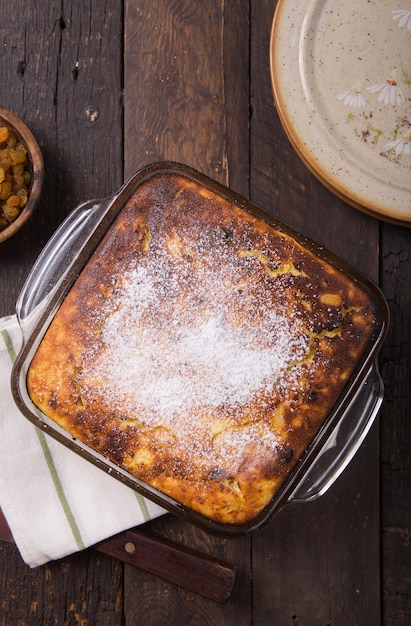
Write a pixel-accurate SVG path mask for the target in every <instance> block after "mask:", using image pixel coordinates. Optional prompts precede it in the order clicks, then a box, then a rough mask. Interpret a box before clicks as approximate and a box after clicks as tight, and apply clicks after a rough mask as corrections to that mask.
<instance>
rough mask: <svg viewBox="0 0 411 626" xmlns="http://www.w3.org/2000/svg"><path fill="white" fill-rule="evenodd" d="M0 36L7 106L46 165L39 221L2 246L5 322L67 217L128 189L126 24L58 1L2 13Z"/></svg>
mask: <svg viewBox="0 0 411 626" xmlns="http://www.w3.org/2000/svg"><path fill="white" fill-rule="evenodd" d="M91 16H92V20H91V19H90V18H91ZM0 34H1V43H2V47H1V52H2V54H1V55H0V67H1V72H2V89H1V99H2V106H4V107H6V108H9V109H11V110H13V111H14V112H15V113H16V114H17V115H20V116H21V117H22V119H23V120H24V121H25V122H26V123H27V124H28V126H29V127H30V129H31V130H32V132H33V134H34V135H35V137H36V139H37V141H38V142H39V144H40V147H41V149H42V152H43V156H44V161H45V183H44V193H43V197H42V201H41V203H40V206H39V208H38V210H37V213H36V215H35V217H34V219H33V220H31V221H30V222H29V223H28V224H27V225H26V226H25V227H24V229H23V230H22V231H21V232H19V233H18V234H16V235H15V236H14V237H13V238H12V239H10V240H8V241H6V242H5V243H4V244H2V245H1V246H0V264H1V269H2V271H1V272H0V294H1V298H0V315H6V314H9V313H11V312H13V309H14V303H15V300H16V298H17V296H18V293H19V291H20V289H21V287H22V284H23V282H24V280H25V278H26V275H27V273H28V272H29V270H30V269H31V266H32V265H33V263H34V261H35V259H36V258H37V256H38V254H39V252H40V250H41V249H42V247H43V246H44V244H45V243H46V242H47V240H48V239H49V238H50V236H51V235H52V233H53V232H54V230H55V229H56V228H57V226H58V225H59V224H60V223H61V221H62V220H63V219H64V217H65V216H66V215H67V214H68V213H69V212H70V211H71V210H72V209H73V208H74V207H75V206H76V205H77V204H78V203H79V202H82V201H84V200H88V199H90V198H95V197H98V198H100V197H105V196H106V195H109V194H111V193H112V192H114V191H115V190H116V189H117V188H118V187H119V186H120V184H121V182H122V177H123V172H122V163H123V148H122V101H121V94H122V19H121V13H120V12H119V11H118V3H116V2H115V0H104V1H103V2H95V3H93V2H90V3H87V4H84V3H82V2H79V1H78V2H74V3H72V4H71V5H70V10H67V11H66V12H65V11H62V5H61V3H60V2H57V1H56V0H52V1H51V2H47V3H40V4H38V3H36V2H34V1H30V2H22V1H21V0H18V1H16V2H15V3H13V5H11V4H10V3H1V4H0ZM8 87H9V88H8ZM17 255H18V256H17Z"/></svg>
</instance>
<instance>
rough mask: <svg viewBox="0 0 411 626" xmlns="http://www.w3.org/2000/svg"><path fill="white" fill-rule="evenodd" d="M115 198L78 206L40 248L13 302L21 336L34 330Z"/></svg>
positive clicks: (92, 201) (91, 201)
mask: <svg viewBox="0 0 411 626" xmlns="http://www.w3.org/2000/svg"><path fill="white" fill-rule="evenodd" d="M114 199H115V196H113V197H110V198H106V199H104V200H90V201H88V202H84V203H82V204H80V205H78V206H77V207H76V208H75V209H74V210H73V211H72V212H71V213H70V214H69V215H68V217H67V218H66V219H65V220H64V222H62V224H61V225H60V226H59V228H58V229H57V230H56V231H55V233H54V235H53V236H52V237H51V239H50V240H49V241H48V243H47V244H46V246H45V247H44V248H43V250H42V252H41V253H40V255H39V257H38V258H37V261H36V262H35V264H34V265H33V267H32V269H31V271H30V273H29V275H28V277H27V279H26V281H25V283H24V285H23V288H22V290H21V292H20V295H19V297H18V299H17V303H16V314H17V318H18V320H19V323H20V327H21V330H22V332H23V336H26V334H28V333H29V332H30V331H31V329H32V328H34V326H35V324H36V322H37V320H38V319H39V317H40V315H41V314H42V313H43V312H44V310H45V308H46V307H47V304H48V303H49V301H50V300H51V298H52V296H53V294H54V293H55V292H56V290H57V289H58V287H59V286H60V285H61V283H62V281H63V279H64V277H65V275H66V274H67V272H68V271H69V270H70V268H71V266H72V265H73V263H74V261H75V260H76V258H77V257H78V255H79V253H80V252H81V250H82V249H83V247H84V245H85V244H86V242H87V240H88V239H89V237H90V236H91V234H92V233H93V232H94V230H95V229H96V226H97V225H98V223H99V222H100V221H101V219H102V218H103V217H104V215H105V214H106V213H107V211H108V209H109V208H110V206H111V205H112V203H113V201H114Z"/></svg>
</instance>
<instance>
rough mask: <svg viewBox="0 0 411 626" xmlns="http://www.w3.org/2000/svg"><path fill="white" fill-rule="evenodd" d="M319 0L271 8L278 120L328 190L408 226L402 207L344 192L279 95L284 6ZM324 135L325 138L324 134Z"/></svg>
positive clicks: (288, 1)
mask: <svg viewBox="0 0 411 626" xmlns="http://www.w3.org/2000/svg"><path fill="white" fill-rule="evenodd" d="M319 1H322V0H307V1H305V2H304V3H303V4H300V3H298V5H296V4H294V2H293V0H278V2H277V6H276V8H275V11H274V16H273V20H272V24H271V32H270V43H269V62H270V78H271V86H272V91H273V96H274V101H275V106H276V111H277V114H278V116H279V119H280V122H281V124H282V126H283V129H284V131H285V134H286V136H287V138H288V140H289V141H290V143H291V145H292V147H293V148H294V150H295V151H296V153H297V155H298V156H299V158H300V159H301V161H302V162H303V163H304V165H305V166H306V167H307V169H308V170H309V171H310V172H311V173H312V174H313V175H314V176H315V177H316V178H317V179H318V180H319V181H320V182H321V183H322V184H323V185H324V186H325V187H326V188H327V189H328V190H329V191H331V192H332V193H333V194H334V195H336V196H337V197H339V198H340V199H341V200H343V201H344V202H346V203H347V204H349V205H350V206H352V207H354V208H355V209H357V210H359V211H361V212H362V213H365V214H367V215H370V216H372V217H375V218H377V219H379V220H383V221H387V222H390V223H394V224H396V225H401V226H408V227H411V212H410V214H409V216H408V215H404V213H403V211H400V210H399V211H396V210H395V208H393V207H388V206H386V205H384V203H380V204H378V203H377V202H375V201H374V199H370V200H369V201H366V198H365V197H364V196H363V195H362V194H361V193H359V192H358V191H357V190H355V189H352V190H350V191H349V193H347V192H346V191H345V185H343V184H339V180H338V178H337V176H336V175H335V174H334V173H333V172H332V171H331V170H330V169H329V168H327V165H326V164H325V163H324V162H323V160H322V159H321V158H318V155H317V154H316V153H315V148H314V149H312V146H311V145H310V146H308V145H307V142H306V141H305V140H304V137H302V136H301V131H300V130H299V128H298V125H297V123H296V122H295V121H294V119H293V114H292V111H291V110H290V107H289V106H287V104H286V103H285V98H284V96H283V95H282V85H283V82H282V80H281V76H279V75H280V74H281V72H280V63H279V62H277V49H278V46H277V41H278V32H279V29H280V28H281V27H282V24H281V23H282V21H283V19H284V15H285V14H286V12H287V9H289V8H292V9H293V10H294V11H298V12H300V13H304V12H305V11H306V8H307V5H308V4H310V5H312V4H313V3H314V4H316V3H318V2H319ZM297 28H298V29H299V32H300V24H299V23H298V24H297ZM289 78H290V77H289V76H288V79H289ZM301 105H302V107H305V106H306V105H305V104H304V99H303V98H302V100H301ZM325 137H326V138H327V134H326V135H325ZM410 198H411V196H410Z"/></svg>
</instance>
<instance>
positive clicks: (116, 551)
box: [93, 530, 235, 604]
mask: <svg viewBox="0 0 411 626" xmlns="http://www.w3.org/2000/svg"><path fill="white" fill-rule="evenodd" d="M93 548H94V549H96V550H99V551H100V552H104V553H105V554H109V555H110V556H113V557H115V558H117V559H120V560H121V561H124V562H125V563H128V564H130V565H134V566H135V567H138V568H140V569H142V570H144V571H146V572H149V573H150V574H154V575H155V576H158V577H160V578H163V579H165V580H168V581H169V582H172V583H175V584H176V585H179V586H180V587H184V588H185V589H188V590H189V591H193V592H195V593H198V594H200V595H202V596H205V597H206V598H209V599H211V600H214V601H215V602H219V603H221V604H222V603H223V602H225V601H226V600H227V599H228V598H229V596H230V594H231V592H232V590H233V586H234V581H235V567H234V565H231V564H229V563H226V562H224V561H221V560H220V559H216V558H214V557H211V556H208V555H206V554H203V553H201V552H197V551H195V550H192V549H190V548H187V547H185V546H182V545H180V544H178V543H174V542H172V541H169V540H167V539H164V538H163V537H160V536H158V535H154V534H151V533H146V532H144V531H141V530H127V531H124V532H122V533H120V534H119V535H116V536H115V537H111V538H110V539H107V540H105V541H102V542H100V543H98V544H96V545H95V546H93Z"/></svg>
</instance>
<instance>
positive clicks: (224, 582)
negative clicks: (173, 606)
mask: <svg viewBox="0 0 411 626" xmlns="http://www.w3.org/2000/svg"><path fill="white" fill-rule="evenodd" d="M0 540H3V541H8V542H11V543H13V542H14V539H13V535H12V533H11V531H10V528H9V526H8V524H7V520H6V518H5V517H4V514H3V512H2V511H1V509H0ZM92 547H93V548H94V549H95V550H98V551H99V552H102V553H104V554H107V555H109V556H112V557H114V558H116V559H119V560H120V561H123V562H124V563H128V564H129V565H133V566H134V567H138V568H139V569H141V570H144V571H145V572H148V573H150V574H153V575H155V576H158V577H159V578H163V579H164V580H167V581H169V582H171V583H174V584H176V585H178V586H180V587H183V588H184V589H187V590H188V591H192V592H194V593H198V594H200V595H202V596H204V597H206V598H209V599H210V600H214V601H215V602H219V603H220V604H223V603H224V602H225V601H226V600H227V599H228V598H229V597H230V595H231V592H232V590H233V587H234V582H235V573H236V568H235V566H234V565H231V564H230V563H226V562H225V561H222V560H220V559H217V558H215V557H212V556H209V555H207V554H204V553H202V552H198V551H197V550H192V549H191V548H188V547H186V546H182V545H181V544H179V543H176V542H173V541H169V540H168V539H164V537H160V536H159V535H156V534H154V533H148V532H145V531H142V530H136V529H132V530H126V531H124V532H121V533H119V534H118V535H115V536H114V537H110V539H106V540H104V541H101V542H99V543H97V544H95V545H94V546H92Z"/></svg>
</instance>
